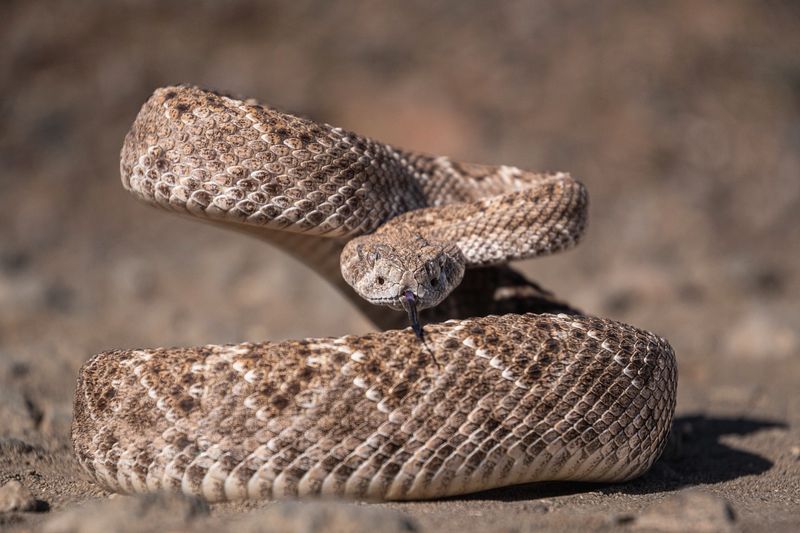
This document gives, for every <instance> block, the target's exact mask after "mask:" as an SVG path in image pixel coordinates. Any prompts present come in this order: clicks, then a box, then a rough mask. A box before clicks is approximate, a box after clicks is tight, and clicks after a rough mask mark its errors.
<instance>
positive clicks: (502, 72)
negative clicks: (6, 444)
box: [0, 0, 800, 501]
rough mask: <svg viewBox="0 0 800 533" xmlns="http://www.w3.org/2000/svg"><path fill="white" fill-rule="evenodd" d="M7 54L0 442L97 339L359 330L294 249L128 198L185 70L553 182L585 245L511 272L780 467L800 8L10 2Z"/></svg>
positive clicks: (796, 185)
mask: <svg viewBox="0 0 800 533" xmlns="http://www.w3.org/2000/svg"><path fill="white" fill-rule="evenodd" d="M0 45H1V46H0V94H1V95H2V98H1V99H0V383H2V385H0V390H2V392H0V399H2V402H0V403H2V407H0V415H2V416H3V418H2V420H4V421H5V422H4V427H2V428H0V429H2V430H3V431H2V433H3V434H4V435H7V434H13V435H16V436H20V437H21V438H22V437H24V438H26V439H28V440H30V441H37V442H42V443H44V444H43V446H46V447H50V448H58V447H62V448H66V447H68V442H69V441H68V438H67V431H68V429H67V428H68V424H69V419H70V417H71V410H70V401H71V396H72V391H73V390H74V376H75V375H76V373H77V370H78V368H79V367H80V365H81V364H82V363H83V361H85V360H86V359H87V358H88V357H89V356H90V355H91V354H93V353H95V352H97V351H100V350H106V349H111V348H122V347H128V348H132V347H138V346H160V345H176V344H179V345H183V344H204V343H222V342H235V341H243V340H266V339H283V338H292V337H306V336H321V335H334V334H335V335H338V334H344V333H348V332H354V333H359V332H365V331H368V330H370V328H371V326H370V324H369V323H368V322H367V321H366V320H364V319H363V318H362V317H361V316H360V315H358V313H357V311H355V310H354V309H353V308H351V307H350V305H349V304H348V303H347V302H346V300H345V299H344V298H342V297H341V296H339V295H338V294H337V293H335V292H334V291H333V289H331V288H329V287H328V286H327V285H326V284H325V283H324V282H323V281H321V280H318V279H317V278H315V277H314V275H313V274H312V273H311V272H310V271H309V270H307V269H306V268H304V267H302V266H300V265H298V264H297V263H295V262H294V261H293V260H291V259H290V258H287V257H285V256H283V255H282V254H280V253H279V252H277V251H274V250H272V249H270V248H269V247H268V246H266V245H264V244H263V243H260V242H258V241H256V240H250V239H249V238H247V237H245V236H241V235H236V234H232V233H227V232H225V231H224V230H221V229H217V228H214V227H210V226H205V225H202V224H197V223H193V222H191V221H187V220H183V219H179V218H177V217H175V216H172V215H169V214H167V213H165V212H161V211H157V210H153V209H151V208H148V207H146V206H144V205H140V204H139V203H137V202H136V201H135V200H134V199H133V198H132V197H130V196H128V195H127V193H125V191H123V189H122V186H121V184H120V181H119V168H118V164H119V163H118V157H119V150H120V147H121V145H122V139H123V137H124V135H125V133H126V131H127V129H128V127H129V126H130V124H131V123H132V121H133V119H134V117H135V115H136V113H137V111H138V109H139V107H140V105H141V104H142V103H143V102H144V100H145V99H146V98H147V97H148V96H149V94H150V93H151V92H152V90H153V89H155V88H156V87H159V86H162V85H167V84H175V83H185V82H187V83H192V84H197V85H201V86H204V87H208V88H213V89H217V90H221V91H224V92H229V93H233V94H235V95H239V96H243V97H254V98H257V99H259V100H261V101H262V102H265V103H268V104H270V105H272V106H274V107H278V108H280V109H284V110H287V111H290V112H293V113H297V114H302V115H306V116H309V117H311V118H314V119H316V120H320V121H325V122H328V123H331V124H334V125H337V126H341V127H344V128H347V129H351V130H355V131H358V132H360V133H363V134H366V135H369V136H372V137H375V138H378V139H380V140H383V141H386V142H389V143H393V144H395V145H398V146H401V147H404V148H408V149H413V150H418V151H424V152H430V153H435V154H442V155H448V156H451V157H453V158H455V159H461V160H466V161H471V162H480V163H492V164H501V163H503V164H511V165H516V166H520V167H524V168H528V169H535V170H564V171H569V172H571V173H572V174H573V175H574V176H576V177H577V178H579V179H580V180H582V181H583V182H584V183H585V184H586V185H587V187H588V190H589V193H590V199H591V211H590V227H589V231H588V234H587V235H586V238H585V240H584V242H583V243H582V245H581V246H580V247H579V248H577V249H576V250H574V251H571V252H568V253H565V254H562V255H559V256H556V257H551V258H545V259H541V260H536V261H529V262H525V263H522V264H520V265H519V267H520V268H521V269H522V270H523V271H524V272H525V273H526V274H527V275H529V276H530V277H531V278H532V279H535V280H537V281H538V282H540V283H541V284H542V285H544V286H545V287H546V288H548V289H550V290H553V291H555V292H556V293H557V294H558V296H559V297H561V298H564V299H566V300H568V301H569V302H570V303H572V304H573V305H575V306H577V307H579V308H580V309H583V310H585V311H586V312H589V313H591V314H598V315H602V316H606V317H610V318H614V319H619V320H623V321H625V322H629V323H632V324H635V325H637V326H640V327H643V328H646V329H650V330H652V331H655V332H658V333H659V334H661V335H664V336H666V337H667V338H668V339H669V340H670V341H671V342H672V344H673V346H674V347H675V350H676V352H677V354H678V357H679V363H680V373H681V385H680V397H679V405H678V409H679V413H703V415H704V416H710V415H711V414H715V413H716V414H719V415H720V416H723V415H724V416H730V417H739V418H741V417H753V419H757V420H762V419H763V420H767V419H768V420H773V421H776V422H779V423H780V424H782V425H783V427H782V428H778V429H771V430H765V431H763V432H761V433H757V432H756V433H751V434H749V435H743V433H746V432H740V436H738V437H735V438H736V439H738V440H735V442H736V443H737V444H738V445H739V446H742V447H744V448H748V447H749V448H748V449H751V450H754V452H753V453H756V451H757V452H758V453H757V455H759V456H760V457H763V458H764V460H766V461H768V462H769V463H770V464H771V463H774V462H776V461H778V462H780V461H788V462H787V463H786V464H787V465H790V466H787V467H785V468H784V470H783V473H784V474H785V473H786V468H789V471H790V472H791V473H792V475H795V474H796V473H797V469H798V467H797V457H798V456H800V438H798V430H797V426H796V424H797V422H798V421H800V395H799V394H798V392H797V389H796V384H797V383H798V380H800V360H799V359H798V357H800V310H799V309H798V297H799V296H800V275H798V267H800V54H799V53H798V51H800V4H798V3H795V2H788V1H787V2H779V1H761V2H734V1H731V2H711V1H675V2H650V1H645V2H636V1H629V2H623V1H611V0H608V1H602V2H596V1H592V0H586V1H572V0H570V1H564V2H545V1H538V2H522V1H509V2H498V3H489V2H476V1H463V0H453V1H433V2H432V1H423V0H419V1H404V2H393V3H380V2H369V1H363V2H351V1H347V2H325V1H319V2H312V1H294V2H256V1H248V0H230V1H220V2H216V1H205V2H189V1H166V2H165V1H156V0H152V1H133V0H128V1H124V0H120V1H105V2H101V1H96V2H94V1H90V0H74V1H70V2H47V1H9V0H6V1H4V2H2V3H1V4H0ZM731 442H734V441H731ZM791 461H794V463H792V462H791ZM781 464H783V463H781ZM791 465H794V466H791ZM792 469H794V470H792ZM772 483H773V484H774V482H772ZM796 485H797V482H796V484H795V486H796ZM796 498H797V495H796V494H795V500H794V501H796Z"/></svg>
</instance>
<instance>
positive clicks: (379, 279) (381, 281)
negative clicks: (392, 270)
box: [375, 276, 386, 285]
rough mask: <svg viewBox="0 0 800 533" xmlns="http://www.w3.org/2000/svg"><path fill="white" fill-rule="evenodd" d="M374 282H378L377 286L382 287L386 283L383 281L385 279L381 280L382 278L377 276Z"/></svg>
mask: <svg viewBox="0 0 800 533" xmlns="http://www.w3.org/2000/svg"><path fill="white" fill-rule="evenodd" d="M375 281H377V282H378V285H383V284H384V283H386V280H385V279H383V278H382V277H380V276H378V279H376V280H375Z"/></svg>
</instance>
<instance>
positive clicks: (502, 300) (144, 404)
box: [72, 86, 677, 501]
mask: <svg viewBox="0 0 800 533" xmlns="http://www.w3.org/2000/svg"><path fill="white" fill-rule="evenodd" d="M121 173H122V180H123V184H124V186H125V187H126V188H127V189H128V190H130V191H131V192H132V193H133V194H135V195H136V196H138V197H139V198H140V199H143V200H145V201H146V202H148V203H150V204H153V205H157V206H162V207H164V208H167V209H170V210H173V211H176V212H178V213H181V214H184V215H189V216H193V217H195V218H199V219H201V220H205V221H210V222H213V223H218V224H223V225H225V226H228V227H231V228H234V229H238V230H240V231H244V232H246V233H250V234H252V235H255V236H257V237H260V238H263V239H266V240H268V241H269V242H272V243H273V244H276V245H278V246H279V247H281V248H283V249H285V250H287V251H289V252H290V253H293V254H294V255H296V256H297V257H299V258H300V259H302V260H304V261H305V262H306V263H307V264H309V265H310V266H311V267H312V268H314V269H316V270H317V271H318V272H320V273H322V274H323V275H325V276H326V277H327V278H328V279H329V280H330V281H331V282H332V283H334V285H336V286H337V287H338V288H340V289H341V290H342V291H345V293H347V294H348V295H349V296H351V297H352V300H353V301H354V303H356V305H358V306H359V307H360V308H361V309H362V310H364V311H365V312H367V313H368V314H369V316H370V317H371V318H372V319H373V320H374V321H375V322H376V324H377V325H379V326H380V327H382V328H390V327H397V326H400V325H401V324H402V322H403V320H404V317H403V315H402V314H401V313H397V312H394V311H391V310H389V309H388V308H378V307H374V306H372V305H371V304H369V303H367V302H366V300H364V299H362V298H359V297H357V296H355V294H354V293H353V291H352V290H351V289H350V288H349V287H348V286H347V285H346V284H345V282H344V281H343V280H342V276H341V275H339V272H338V270H339V267H340V264H339V261H340V260H339V257H340V253H342V251H343V248H344V249H345V253H344V254H342V259H341V267H342V269H343V273H344V274H345V277H346V278H347V277H348V276H349V278H350V279H348V281H349V282H350V283H352V284H353V285H354V286H355V288H356V289H357V290H359V292H362V293H364V292H365V291H366V293H370V291H373V289H375V287H376V285H384V284H381V283H379V282H378V278H379V277H380V278H382V279H383V278H384V277H386V278H387V279H385V281H386V283H385V287H384V288H385V289H386V290H384V289H381V290H377V293H378V296H375V298H371V297H370V294H366V296H367V297H368V298H371V299H372V300H373V301H374V302H376V303H384V304H388V305H393V306H395V307H397V305H398V302H399V303H400V304H402V299H403V298H404V297H405V296H406V295H408V294H409V291H410V293H411V294H412V296H413V298H414V299H415V302H414V303H415V305H416V303H421V302H423V300H425V305H432V306H433V307H431V308H430V309H428V310H426V311H423V312H422V319H423V321H424V322H425V323H426V325H425V326H424V336H423V335H420V336H417V335H415V334H414V332H412V331H411V330H410V329H404V330H391V331H385V332H381V333H373V334H369V335H365V336H361V337H356V336H345V337H341V338H323V339H305V340H298V341H286V342H280V343H269V342H265V343H258V344H254V343H243V344H238V345H224V346H221V345H208V346H203V347H196V348H172V349H145V350H116V351H109V352H105V353H101V354H98V355H96V356H94V357H93V358H91V359H90V360H89V361H88V362H87V363H86V364H85V365H84V366H83V368H82V370H81V372H80V375H79V379H78V387H77V391H76V394H75V404H74V414H75V417H74V422H73V428H72V438H73V444H74V449H75V452H76V455H77V457H78V460H79V462H80V464H81V465H82V466H83V467H84V468H85V469H86V470H87V471H88V472H89V473H90V474H91V475H92V477H93V478H94V479H95V480H96V481H97V482H98V483H99V484H101V485H102V486H104V487H106V488H108V489H109V490H112V491H117V492H139V491H150V490H158V489H172V490H181V491H183V492H185V493H187V494H194V495H199V496H201V497H203V498H205V499H207V500H209V501H219V500H225V499H240V498H277V497H297V496H314V495H336V496H346V497H357V498H368V499H418V498H432V497H442V496H448V495H454V494H463V493H467V492H473V491H479V490H484V489H489V488H493V487H498V486H505V485H511V484H517V483H525V482H532V481H542V480H587V481H591V480H594V481H621V480H626V479H630V478H632V477H635V476H638V475H640V474H642V473H643V472H645V471H646V470H647V469H648V468H649V467H650V466H651V465H652V463H653V462H654V461H655V460H656V459H657V457H658V456H659V454H660V452H661V450H662V448H663V446H664V442H665V439H666V435H667V432H668V430H669V427H670V424H671V419H672V414H673V411H674V406H675V392H676V383H677V378H676V365H675V358H674V354H673V351H672V348H671V347H670V345H669V344H668V343H667V341H666V340H664V339H663V338H660V337H658V336H656V335H654V334H652V333H649V332H646V331H642V330H639V329H637V328H634V327H632V326H628V325H625V324H621V323H618V322H614V321H611V320H607V319H601V318H593V317H588V316H583V315H581V314H579V313H577V312H575V311H574V310H572V309H570V308H569V307H567V306H566V305H564V304H561V303H560V302H558V301H556V300H555V299H553V298H552V297H551V296H550V295H548V294H547V293H546V292H544V291H542V290H540V289H539V288H538V287H537V286H536V285H534V284H532V283H529V282H527V281H526V280H524V278H522V277H521V276H520V275H518V274H516V273H515V272H514V271H513V270H511V269H509V268H508V267H506V266H503V265H502V264H497V263H503V262H505V261H507V260H509V259H514V258H518V257H526V256H532V255H541V254H543V253H549V252H553V251H557V250H559V249H562V248H565V247H567V246H570V245H572V244H574V243H575V242H576V241H577V239H578V237H579V236H580V234H581V232H582V229H583V224H584V216H585V210H586V195H585V191H584V189H583V187H582V186H581V185H580V184H578V182H576V181H575V180H573V179H572V178H570V177H569V176H568V175H567V174H563V173H559V174H549V175H548V174H534V173H530V172H525V171H521V170H519V169H516V168H514V167H505V166H504V167H488V166H480V165H467V164H459V163H456V162H453V161H451V160H449V159H447V158H444V157H430V156H423V155H417V154H413V153H410V152H404V151H401V150H397V149H394V148H392V147H390V146H387V145H385V144H382V143H379V142H376V141H373V140H370V139H366V138H364V137H361V136H359V135H356V134H354V133H351V132H347V131H344V130H341V129H339V128H333V127H331V126H328V125H323V124H318V123H316V122H312V121H309V120H305V119H300V118H297V117H294V116H291V115H287V114H283V113H280V112H278V111H275V110H273V109H270V108H266V107H263V106H260V105H258V104H257V103H255V102H252V101H240V100H236V99H233V98H229V97H226V96H223V95H220V94H217V93H213V92H209V91H205V90H201V89H198V88H194V87H187V86H181V87H167V88H163V89H159V90H157V91H156V92H155V93H154V94H153V96H152V97H151V98H150V99H149V100H148V101H147V102H146V103H145V105H144V107H143V108H142V110H141V111H140V113H139V115H138V117H137V118H136V120H135V122H134V124H133V126H132V128H131V130H130V132H129V133H128V135H127V137H126V139H125V143H124V146H123V149H122V154H121ZM509 195H510V196H513V197H514V198H509ZM519 196H522V197H524V198H523V200H524V201H525V202H528V203H525V204H523V205H524V206H525V207H523V208H518V207H514V206H517V205H519V204H516V203H515V202H517V201H518V200H519V198H518V197H519ZM406 218H407V219H409V220H412V221H413V220H416V222H417V223H418V224H420V226H419V227H422V228H423V230H422V235H421V236H420V234H419V233H416V234H415V235H416V236H415V237H408V235H407V234H405V233H403V231H404V230H403V229H402V227H401V228H400V229H397V228H396V227H395V226H396V225H397V224H399V223H400V222H402V221H403V220H404V219H406ZM386 228H388V229H386ZM393 228H394V229H393ZM425 228H427V229H425ZM393 232H395V233H393ZM372 233H376V234H378V235H383V237H384V238H386V239H388V243H387V242H386V241H384V242H383V243H379V244H380V246H382V248H377V249H375V248H370V246H371V244H370V242H371V241H365V242H362V241H359V240H356V238H359V237H360V236H362V235H367V234H372ZM419 239H421V241H419ZM434 241H435V242H434ZM348 242H350V243H354V244H350V245H349V246H348V245H347V243H348ZM431 243H434V244H435V243H439V244H442V245H443V246H444V247H445V248H446V250H447V253H448V254H450V255H448V256H447V257H448V258H449V257H451V256H452V255H453V254H455V255H458V254H461V255H462V256H469V257H472V259H470V260H469V261H468V263H469V264H468V265H467V266H473V267H476V268H469V269H467V270H466V272H465V273H464V268H463V265H462V266H460V267H454V268H451V266H446V265H445V263H446V262H447V260H449V259H448V258H445V259H441V258H439V259H435V260H433V261H428V260H425V261H421V262H417V263H416V264H414V265H411V266H409V265H405V266H404V265H400V264H399V263H397V262H396V261H395V260H394V259H396V258H392V259H391V260H390V261H389V262H388V263H387V262H385V261H384V259H386V255H387V253H383V252H388V255H389V256H391V255H392V254H394V253H396V252H398V251H399V252H400V253H405V250H407V247H406V245H407V246H408V247H411V246H412V245H413V246H415V247H416V249H424V248H425V247H426V246H428V245H430V244H431ZM508 243H510V244H508ZM387 244H388V247H386V246H387ZM454 245H455V247H454ZM346 247H347V248H346ZM376 250H378V253H377V256H376V254H375V252H376ZM476 250H477V252H476ZM382 253H383V256H382V255H381V254H382ZM419 253H422V252H419ZM348 254H349V255H348ZM415 254H416V255H415ZM411 256H412V263H413V262H414V261H413V257H418V256H419V254H418V253H417V252H415V253H412V254H411ZM436 257H438V256H436ZM469 257H467V259H469ZM354 258H355V259H354ZM440 260H441V262H439V261H440ZM353 261H355V263H353ZM365 264H366V265H367V266H366V267H365V266H364V265H365ZM370 269H372V270H370ZM404 269H411V270H410V271H413V272H417V271H418V272H421V273H422V274H421V275H420V276H421V277H420V276H416V275H409V274H408V271H409V270H404ZM414 269H416V270H414ZM445 270H446V271H447V272H445ZM451 274H454V275H451ZM462 275H463V281H462V282H461V285H460V286H458V288H456V289H455V290H453V292H452V294H450V295H449V296H448V297H447V298H446V299H444V301H442V302H441V304H440V305H435V304H436V303H438V300H440V299H441V298H444V296H441V295H440V294H439V292H440V288H441V285H444V286H446V289H447V290H448V291H449V290H450V289H452V285H454V284H456V283H458V281H459V280H460V278H461V276H462ZM434 279H436V280H437V281H436V282H435V283H433V285H432V284H431V283H432V280H434ZM389 281H391V283H389ZM389 289H391V290H389ZM387 290H388V291H389V292H391V294H389V296H386V294H387V293H386V291H387ZM426 294H427V296H428V297H429V298H428V299H427V300H426V299H425V298H426V296H425V295H426ZM398 297H399V298H400V299H399V300H398ZM406 303H407V302H406ZM420 307H423V306H422V305H420ZM419 337H421V338H419Z"/></svg>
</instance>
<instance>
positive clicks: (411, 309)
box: [402, 291, 422, 340]
mask: <svg viewBox="0 0 800 533" xmlns="http://www.w3.org/2000/svg"><path fill="white" fill-rule="evenodd" d="M402 301H403V307H405V308H406V312H408V319H409V320H410V321H411V329H413V330H414V333H415V334H416V335H417V338H418V339H419V340H422V326H421V325H420V323H419V317H418V316H417V297H416V296H414V293H413V292H411V291H406V292H404V293H403V300H402Z"/></svg>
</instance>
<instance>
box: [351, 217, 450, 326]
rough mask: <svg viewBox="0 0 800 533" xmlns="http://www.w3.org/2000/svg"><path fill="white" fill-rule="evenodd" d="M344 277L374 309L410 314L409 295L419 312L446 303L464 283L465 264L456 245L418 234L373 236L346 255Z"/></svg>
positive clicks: (362, 239)
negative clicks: (393, 310) (425, 237)
mask: <svg viewBox="0 0 800 533" xmlns="http://www.w3.org/2000/svg"><path fill="white" fill-rule="evenodd" d="M340 266H341V270H342V277H344V279H345V281H346V282H347V283H348V284H349V285H350V286H351V287H353V289H355V291H356V292H357V293H358V295H359V296H361V297H362V298H364V299H365V300H367V301H368V302H370V303H372V304H375V305H385V306H388V307H391V308H392V309H397V310H406V311H408V301H409V293H410V294H411V297H412V298H413V301H414V303H415V305H416V309H417V310H422V309H427V308H429V307H434V306H436V305H438V304H439V303H441V301H442V300H444V299H445V298H446V297H447V295H448V294H450V293H451V292H452V291H453V289H455V288H456V287H457V286H458V284H459V283H461V279H462V278H463V277H464V268H465V260H464V256H463V254H462V253H461V250H460V249H459V248H458V247H457V246H456V245H454V244H450V245H448V244H445V243H438V242H432V241H429V240H427V239H424V238H422V237H421V236H419V235H415V234H409V235H406V234H398V233H396V232H392V233H391V234H371V235H364V236H361V237H357V238H355V239H353V240H351V241H349V242H348V243H347V244H346V245H345V247H344V250H342V255H341V260H340Z"/></svg>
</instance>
